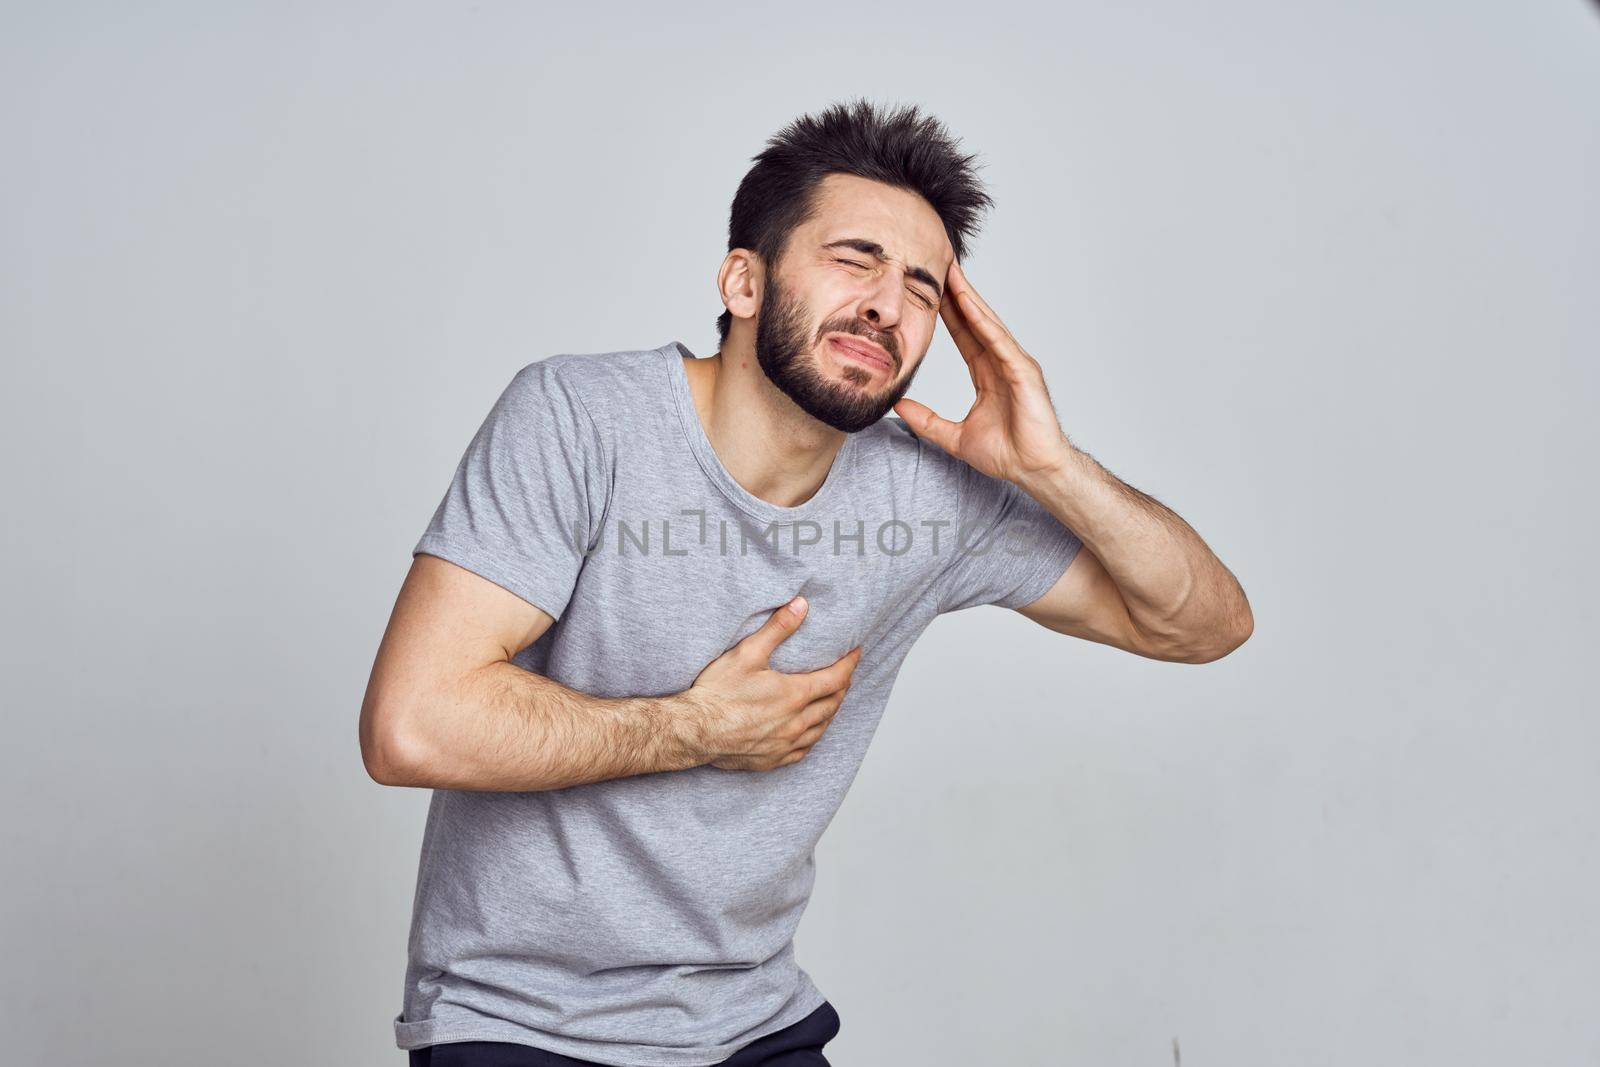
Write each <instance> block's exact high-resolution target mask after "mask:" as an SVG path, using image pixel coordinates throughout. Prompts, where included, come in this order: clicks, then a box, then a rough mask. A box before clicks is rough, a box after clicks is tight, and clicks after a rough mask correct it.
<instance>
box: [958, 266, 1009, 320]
mask: <svg viewBox="0 0 1600 1067" xmlns="http://www.w3.org/2000/svg"><path fill="white" fill-rule="evenodd" d="M950 269H951V271H952V273H954V275H955V285H954V288H955V291H956V296H957V298H958V299H959V300H960V301H961V303H962V306H963V308H964V309H965V308H968V307H970V308H973V309H975V310H976V313H977V314H978V315H979V316H981V317H984V318H987V319H989V321H991V322H993V323H994V324H995V325H996V326H998V327H1000V329H1001V330H1004V331H1005V332H1006V333H1007V334H1008V335H1009V334H1010V333H1011V331H1010V330H1007V329H1006V324H1005V321H1004V320H1003V319H1001V318H1000V315H999V314H998V313H997V312H996V311H995V310H994V308H992V307H990V306H989V302H988V301H987V300H985V299H984V298H983V297H982V296H980V295H979V294H978V290H977V289H976V288H975V287H974V286H973V284H972V282H971V281H970V280H969V279H968V278H967V272H966V271H964V270H962V269H961V264H959V263H956V262H954V261H951V263H950ZM967 314H968V316H969V317H970V316H971V315H972V314H973V312H972V311H968V312H967Z"/></svg>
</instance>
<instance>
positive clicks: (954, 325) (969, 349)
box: [939, 292, 983, 367]
mask: <svg viewBox="0 0 1600 1067" xmlns="http://www.w3.org/2000/svg"><path fill="white" fill-rule="evenodd" d="M939 317H940V318H942V319H943V320H944V325H945V329H947V330H949V331H950V339H951V340H952V341H954V342H955V343H956V351H957V352H960V353H961V358H962V359H964V360H966V361H967V366H968V367H971V366H972V365H973V361H974V360H976V359H977V358H978V356H979V355H981V354H982V352H983V342H982V341H980V340H978V335H977V334H975V333H973V332H972V328H971V327H970V326H968V325H967V316H966V315H965V313H963V312H962V310H961V307H960V305H959V304H957V303H956V295H955V293H954V292H950V293H947V294H945V298H944V299H943V300H941V301H939Z"/></svg>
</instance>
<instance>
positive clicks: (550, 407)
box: [411, 361, 609, 619]
mask: <svg viewBox="0 0 1600 1067" xmlns="http://www.w3.org/2000/svg"><path fill="white" fill-rule="evenodd" d="M603 452H604V450H603V446H602V443H601V439H600V434H599V431H598V429H597V427H596V426H595V424H594V421H593V419H592V418H591V417H590V415H589V413H588V411H587V409H585V408H584V406H583V402H582V400H581V399H580V398H579V397H578V396H577V394H576V393H574V392H573V391H572V389H571V387H570V386H569V385H568V384H567V383H565V382H564V381H563V380H562V379H561V377H560V376H559V374H558V369H557V368H556V367H555V366H553V365H551V364H550V363H549V362H547V361H546V362H539V363H530V364H529V365H527V366H526V367H523V368H522V369H521V370H520V371H518V372H517V373H516V375H515V376H513V378H512V379H511V383H510V384H509V385H507V386H506V388H505V390H504V391H503V392H501V394H500V396H499V398H498V399H497V400H496V401H495V403H494V406H493V407H492V408H491V409H490V411H489V414H488V417H487V418H485V419H484V421H483V424H482V425H481V426H480V427H479V428H478V432H477V433H476V434H474V435H473V438H472V441H471V443H470V444H468V445H467V450H466V453H465V454H464V455H463V456H462V457H461V462H460V463H459V464H457V466H456V471H455V475H454V477H453V478H452V479H451V481H450V487H449V489H447V490H446V491H445V494H444V499H443V500H441V501H440V502H439V506H438V508H437V509H436V510H435V511H434V513H433V518H432V519H431V520H430V521H429V523H428V526H427V529H426V530H425V531H424V532H423V534H422V538H421V540H419V541H418V542H417V545H416V547H415V548H413V549H412V550H411V554H412V555H413V556H416V555H419V554H422V553H426V554H428V555H430V556H438V557H439V558H440V559H446V560H449V561H450V562H451V563H454V564H457V565H458V566H461V567H465V568H466V569H467V570H469V571H472V572H473V573H474V574H478V575H480V576H482V577H484V578H487V579H488V580H489V581H491V582H494V583H495V584H496V585H499V586H501V587H503V588H505V589H508V590H510V591H511V592H513V593H515V594H516V595H517V596H519V597H521V598H522V599H524V600H526V601H528V602H529V603H530V604H532V605H534V606H535V607H537V608H540V609H542V610H543V611H544V612H545V613H546V614H548V615H549V616H550V617H551V618H553V619H559V618H560V617H561V613H562V612H563V611H565V610H566V607H567V603H568V601H569V600H570V599H571V597H572V591H573V588H574V586H575V585H576V584H577V580H578V572H579V571H580V570H581V569H582V567H583V562H584V559H585V558H586V557H587V556H588V554H589V553H590V552H591V551H592V549H593V546H594V545H595V544H596V543H597V541H598V538H599V530H600V522H601V520H602V517H603V514H604V511H605V504H606V497H607V492H608V484H609V479H608V478H607V477H606V475H605V469H604V462H603Z"/></svg>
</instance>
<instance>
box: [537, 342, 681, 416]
mask: <svg viewBox="0 0 1600 1067" xmlns="http://www.w3.org/2000/svg"><path fill="white" fill-rule="evenodd" d="M664 367H665V362H664V353H663V351H662V349H660V348H644V349H621V350H617V351H608V352H561V353H557V354H556V355H552V356H545V357H544V358H542V359H538V360H535V361H533V362H531V363H528V364H526V365H524V366H523V367H522V368H521V369H519V370H518V371H517V372H516V374H515V375H514V376H513V378H512V383H511V388H512V390H513V391H516V392H520V393H524V394H528V395H546V396H550V397H551V398H552V399H556V398H559V399H561V400H564V401H565V402H567V403H569V404H571V405H572V406H573V407H574V408H577V409H579V410H581V411H583V412H584V413H585V414H586V415H587V416H588V417H589V418H590V419H592V420H594V422H595V423H596V424H597V425H604V424H606V423H609V422H611V421H614V420H615V419H616V418H617V417H618V416H619V414H621V413H625V412H626V411H627V410H628V409H630V408H635V407H636V406H637V405H638V404H639V403H641V402H645V403H653V404H654V403H659V402H660V400H661V392H662V389H663V387H664V386H665V384H666V382H667V378H666V375H665V374H664V373H663V368H664Z"/></svg>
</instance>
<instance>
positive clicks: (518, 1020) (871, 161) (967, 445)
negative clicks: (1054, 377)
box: [360, 101, 1252, 1067]
mask: <svg viewBox="0 0 1600 1067" xmlns="http://www.w3.org/2000/svg"><path fill="white" fill-rule="evenodd" d="M972 158H973V157H971V156H963V155H960V154H958V153H957V152H956V150H955V145H954V142H953V141H952V139H951V138H950V137H949V136H948V135H947V134H946V133H945V132H944V131H943V129H942V127H941V126H940V124H939V123H937V122H936V121H934V120H933V119H931V118H926V117H922V116H919V115H918V114H917V112H916V109H915V108H904V109H901V110H899V111H896V112H894V113H890V114H881V113H879V112H878V111H877V110H876V109H874V108H873V107H872V106H871V105H870V104H868V103H866V102H865V101H858V102H855V103H854V104H851V105H848V106H846V105H836V106H834V107H831V108H829V109H827V110H826V111H824V112H823V113H821V114H820V115H818V116H815V117H806V118H802V119H800V120H798V121H796V122H794V123H792V124H791V125H790V126H788V127H787V128H785V129H784V130H783V131H781V132H780V133H779V134H778V135H777V136H775V137H774V138H773V139H772V140H771V141H770V142H769V144H768V146H767V148H766V149H765V150H764V151H763V152H762V153H761V154H760V155H758V156H757V157H756V159H755V163H756V165H755V166H754V167H753V168H752V169H751V170H750V172H749V174H747V175H746V177H745V178H744V180H743V182H742V183H741V185H740V187H739V190H738V193H737V195H736V197H735V200H734V204H733V210H732V219H731V224H730V232H729V251H728V254H727V256H726V258H725V259H724V260H723V262H722V265H721V268H720V270H719V272H718V275H717V283H718V286H719V289H720V292H721V296H722V300H723V303H724V305H725V308H726V310H725V312H724V313H723V315H722V317H721V318H720V319H719V320H718V330H719V334H720V335H721V339H722V344H721V348H720V349H719V351H718V352H717V353H716V355H714V356H711V357H708V358H696V357H694V356H693V354H692V353H690V352H689V351H688V350H687V349H686V348H684V347H683V346H682V345H681V344H679V343H677V342H669V343H667V344H664V345H661V346H659V347H656V348H651V349H644V350H638V351H625V352H608V353H595V354H564V355H557V356H551V357H549V358H546V359H542V360H540V361H537V362H534V363H531V364H529V365H527V366H525V367H523V368H522V369H521V370H519V371H518V372H517V373H516V375H515V376H514V377H513V378H512V380H511V383H510V384H509V385H508V386H507V388H506V389H505V391H504V392H503V393H502V395H501V396H500V398H499V399H498V401H497V402H496V403H495V405H494V407H493V409H492V410H491V411H490V413H489V415H488V418H487V419H486V420H485V422H484V423H483V425H482V427H481V428H480V429H479V431H478V433H477V434H476V435H475V436H474V438H473V440H472V442H471V444H470V445H469V446H468V448H467V451H466V454H465V455H464V456H463V458H462V460H461V463H460V465H459V466H458V468H457V470H456V472H455V476H454V479H453V481H452V482H451V485H450V487H449V489H448V491H447V492H446V494H445V497H444V499H443V500H442V501H441V503H440V505H439V508H438V510H437V511H436V512H435V513H434V516H433V519H432V521H431V522H430V523H429V525H428V527H427V529H426V531H425V532H424V534H423V536H422V539H421V540H420V541H419V542H418V544H417V546H416V548H415V550H414V557H415V558H414V560H413V563H412V566H411V571H410V573H409V574H408V575H407V577H406V580H405V583H404V585H403V586H402V588H401V590H400V595H399V598H398V601H397V603H396V605H395V609H394V615H393V617H392V619H391V620H390V623H389V627H388V630H387V632H386V633H385V634H384V638H383V642H382V645H381V647H380V648H379V651H378V656H377V662H376V664H375V666H374V668H373V673H372V678H371V681H370V684H369V687H368V691H367V695H366V699H365V701H364V703H363V707H362V712H361V731H360V735H361V748H362V753H363V757H364V759H365V761H366V766H367V769H368V771H369V773H370V774H371V775H372V777H373V778H374V779H375V780H377V781H378V782H380V783H383V784H387V785H409V786H423V787H430V788H432V789H433V790H434V792H433V795H432V803H431V807H430V809H429V814H428V821H427V827H426V830H425V835H424V841H423V848H422V858H421V863H420V867H419V871H418V881H417V891H416V899H415V911H414V915H413V923H412V931H411V939H410V946H409V947H410V956H409V965H408V967H407V971H406V980H405V994H404V1005H403V1010H402V1011H401V1013H400V1014H399V1015H398V1016H397V1017H396V1018H395V1020H394V1023H395V1034H396V1039H397V1043H398V1045H399V1046H400V1047H401V1048H404V1049H408V1050H412V1051H411V1057H412V1060H413V1063H417V1064H421V1063H431V1064H433V1065H441V1064H445V1063H449V1064H466V1063H474V1064H488V1063H494V1064H513V1063H515V1064H533V1063H537V1064H557V1063H559V1064H568V1065H570V1064H586V1063H587V1064H637V1065H646V1067H689V1065H702V1064H713V1063H727V1064H756V1063H763V1064H778V1063H784V1064H800V1063H805V1064H825V1063H826V1062H827V1061H826V1060H825V1059H823V1057H822V1052H821V1048H822V1045H823V1044H824V1043H826V1041H827V1040H828V1039H829V1038H831V1037H833V1036H834V1034H836V1033H837V1031H838V1029H839V1017H838V1015H837V1013H836V1012H835V1011H834V1009H833V1007H832V1005H831V1004H829V1003H828V1002H827V1001H826V1000H825V999H824V997H823V995H822V993H821V992H820V991H819V990H818V988H817V987H816V986H815V985H814V984H813V983H812V981H811V979H810V977H809V976H808V975H807V974H806V972H805V970H804V969H803V968H801V967H800V966H799V965H798V963H797V962H796V960H795V958H794V946H793V937H794V933H795V929H796V927H797V925H798V923H799V921H800V916H801V912H802V911H803V910H804V908H805V905H806V901H807V899H808V897H809V895H810V892H811V888H812V883H813V878H814V873H815V872H814V867H813V848H814V846H815V844H816V842H817V841H818V839H819V838H820V837H821V835H822V832H823V830H824V829H825V828H826V826H827V825H828V823H829V821H830V820H831V818H832V816H833V814H834V812H835V811H836V810H837V808H838V806H839V804H840V803H841V801H842V800H843V798H844V795H845V792H846V790H847V789H848V788H849V785H850V782H851V780H852V779H853V777H854V775H855V772H856V769H857V767H858V766H859V765H860V762H861V759H862V757H863V755H864V753H865V751H866V748H867V745H868V742H869V741H870V739H871V737H872V734H873V731H874V729H875V728H876V725H877V722H878V718H879V716H880V714H881V713H882V711H883V707H884V704H885V702H886V700H887V698H888V694H889V689H890V686H891V685H892V683H893V680H894V676H895V673H896V671H897V670H898V668H899V665H900V663H901V661H902V660H903V658H904V657H905V655H906V653H907V651H908V650H909V648H910V646H911V644H912V642H913V641H914V640H915V639H916V638H917V636H918V635H919V634H920V633H921V632H922V631H923V630H924V629H925V628H926V627H927V625H928V624H929V623H930V622H931V621H932V620H933V619H934V618H935V617H936V616H937V615H939V614H940V613H943V612H949V611H958V610H961V609H964V608H968V607H973V606H977V605H980V604H999V605H1002V606H1004V607H1009V608H1012V609H1015V610H1017V611H1019V612H1021V613H1022V614H1023V615H1025V616H1027V617H1028V618H1030V619H1032V620H1034V621H1035V622H1037V623H1040V624H1041V625H1043V626H1046V627H1048V628H1050V629H1051V630H1054V631H1056V632H1059V633H1062V634H1068V635H1072V636H1075V637H1081V638H1085V639H1087V640H1091V641H1097V642H1101V643H1104V644H1108V645H1112V646H1115V647H1118V648H1121V649H1125V650H1127V651H1129V652H1133V653H1136V654H1138V655H1141V656H1146V657H1150V658H1154V659H1161V660H1169V661H1179V662H1187V663H1202V662H1206V661H1209V660H1214V659H1217V658H1218V657H1220V656H1223V655H1226V654H1227V653H1228V652H1230V651H1231V650H1233V649H1234V648H1236V647H1237V646H1238V645H1239V644H1241V643H1242V642H1243V641H1244V640H1245V639H1246V638H1247V637H1248V636H1249V634H1250V631H1251V627H1252V620H1251V614H1250V609H1249V606H1248V604H1247V602H1246V600H1245V597H1244V594H1243V592H1242V590H1241V589H1240V587H1239V585H1238V583H1237V582H1236V581H1235V580H1234V579H1233V576H1232V575H1231V574H1230V573H1229V572H1228V570H1227V569H1226V568H1225V567H1224V566H1223V565H1222V564H1221V563H1220V562H1219V561H1218V560H1217V558H1216V557H1215V556H1214V555H1213V554H1212V553H1211V552H1210V551H1209V549H1208V548H1207V547H1206V545H1205V543H1204V542H1203V541H1202V540H1201V539H1200V537H1199V536H1198V535H1197V534H1196V533H1195V532H1194V531H1193V530H1192V529H1190V528H1189V527H1188V526H1187V525H1186V524H1185V523H1184V522H1183V521H1182V520H1181V519H1179V518H1178V517H1177V516H1176V515H1174V514H1173V513H1172V512H1171V511H1169V510H1167V509H1166V508H1165V507H1163V506H1161V505H1160V504H1158V503H1157V502H1155V501H1154V500H1152V499H1150V498H1149V497H1147V496H1145V495H1143V494H1141V493H1139V492H1138V491H1137V490H1134V489H1132V488H1130V487H1128V486H1126V485H1124V484H1123V483H1122V482H1120V481H1118V480H1117V479H1116V478H1115V477H1113V476H1112V475H1111V474H1109V473H1108V472H1106V471H1105V470H1104V469H1102V468H1101V467H1100V466H1099V464H1097V463H1096V462H1095V461H1094V460H1093V459H1092V458H1090V457H1089V456H1088V455H1086V454H1085V453H1083V452H1081V451H1079V450H1077V449H1076V448H1075V447H1074V446H1073V445H1072V444H1071V442H1070V441H1069V440H1068V439H1067V437H1066V435H1065V434H1064V433H1063V432H1062V430H1061V427H1060V424H1059V423H1058V421H1057V419H1056V415H1055V412H1054V410H1053V408H1052V405H1051V402H1050V398H1049V395H1048V393H1047V391H1046V388H1045V382H1044V378H1043V375H1042V373H1041V370H1040V365H1039V363H1038V362H1036V361H1035V360H1034V359H1033V358H1032V357H1031V356H1030V355H1029V354H1028V353H1027V352H1026V351H1025V350H1024V349H1023V348H1022V346H1021V345H1020V344H1019V343H1018V341H1017V340H1016V338H1014V337H1013V336H1012V335H1011V333H1010V332H1009V331H1008V330H1007V329H1006V327H1005V325H1004V324H1003V323H1002V322H1001V321H1000V319H999V317H998V316H997V315H996V314H995V312H994V310H993V309H992V308H991V307H990V306H989V304H988V303H987V302H986V301H985V300H984V299H983V298H982V297H981V296H979V295H978V293H977V291H976V290H975V289H974V288H973V286H972V284H971V283H970V282H969V281H968V279H967V276H966V274H965V272H964V271H963V270H962V269H961V267H960V266H959V264H958V260H959V259H960V258H961V256H962V252H963V250H964V245H965V242H966V240H967V238H968V236H969V235H970V234H971V232H972V231H973V230H974V229H975V219H976V216H977V213H978V210H979V209H980V208H982V207H984V206H986V205H988V204H989V203H990V201H989V198H988V197H987V195H986V194H985V193H984V192H983V191H982V190H981V188H980V187H979V186H978V184H977V182H976V181H975V180H974V177H973V175H972V171H971V161H972ZM941 319H942V320H943V322H944V324H945V326H946V328H947V329H948V330H949V332H950V334H951V336H952V337H953V339H954V341H955V344H956V347H957V348H958V350H959V351H960V353H961V356H962V358H963V359H964V360H965V361H966V363H967V366H968V370H969V371H970V373H971V376H972V381H973V385H974V387H975V389H976V394H977V395H976V401H975V403H974V404H973V406H972V409H971V411H969V412H968V413H967V415H966V417H965V418H964V419H962V420H960V421H959V422H957V421H950V420H947V419H944V418H941V417H940V416H938V415H936V414H934V413H933V412H932V411H931V410H929V409H928V408H927V407H925V406H924V405H922V404H920V403H918V402H916V401H915V400H910V399H906V398H905V393H906V390H907V389H908V387H909V386H910V384H911V381H912V378H913V377H914V375H915V374H916V371H917V369H918V367H919V366H920V365H921V362H922V359H923V357H924V355H925V354H926V352H927V350H928V346H929V344H930V342H931V341H932V340H933V336H934V332H935V328H936V326H937V323H938V321H939V320H941ZM891 410H893V411H894V412H895V415H894V416H890V415H889V412H890V411H891Z"/></svg>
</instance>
